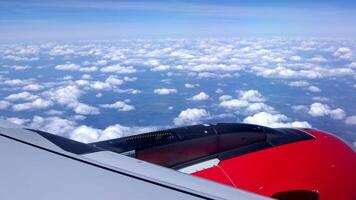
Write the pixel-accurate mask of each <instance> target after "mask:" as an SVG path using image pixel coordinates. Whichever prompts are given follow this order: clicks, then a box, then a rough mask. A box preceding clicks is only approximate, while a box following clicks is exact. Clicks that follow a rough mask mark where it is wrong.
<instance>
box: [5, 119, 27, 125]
mask: <svg viewBox="0 0 356 200" xmlns="http://www.w3.org/2000/svg"><path fill="white" fill-rule="evenodd" d="M6 121H9V122H11V123H14V124H19V125H24V124H26V123H28V122H29V121H31V120H29V119H23V118H18V117H9V118H6Z"/></svg>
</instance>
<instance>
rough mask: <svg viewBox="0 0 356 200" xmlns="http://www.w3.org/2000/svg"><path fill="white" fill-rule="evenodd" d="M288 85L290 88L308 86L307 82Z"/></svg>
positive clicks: (294, 82) (295, 82)
mask: <svg viewBox="0 0 356 200" xmlns="http://www.w3.org/2000/svg"><path fill="white" fill-rule="evenodd" d="M288 85H289V86H291V87H305V86H309V83H308V82H307V81H293V82H290V83H288Z"/></svg>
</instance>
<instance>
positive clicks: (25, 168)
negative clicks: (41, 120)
mask: <svg viewBox="0 0 356 200" xmlns="http://www.w3.org/2000/svg"><path fill="white" fill-rule="evenodd" d="M54 140H56V142H55V143H54V142H53V141H54ZM0 199H6V200H12V199H16V200H18V199H34V200H63V199H66V200H71V199H73V200H74V199H75V200H78V199H85V200H98V199H106V200H110V199H125V200H131V199H170V200H178V199H182V200H189V199H227V200H229V199H241V200H245V199H246V200H247V199H249V200H263V199H268V198H266V197H262V196H259V195H256V194H253V193H249V192H246V191H243V190H239V189H236V188H232V187H229V186H225V185H222V184H218V183H215V182H212V181H208V180H205V179H201V178H198V177H194V176H191V175H187V174H184V173H181V172H179V171H176V170H172V169H169V168H165V167H162V166H158V165H154V164H151V163H148V162H145V161H142V160H137V159H134V158H130V157H128V156H124V155H121V154H118V153H115V152H112V151H102V150H98V149H96V148H95V147H93V146H90V145H86V144H83V143H79V142H75V141H72V140H69V139H66V138H62V137H59V136H55V135H46V134H45V133H42V132H38V131H34V130H29V129H26V128H23V127H17V126H12V125H9V124H1V123H0Z"/></svg>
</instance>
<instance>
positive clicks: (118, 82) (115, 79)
mask: <svg viewBox="0 0 356 200" xmlns="http://www.w3.org/2000/svg"><path fill="white" fill-rule="evenodd" d="M105 82H106V83H109V84H111V85H121V84H123V83H124V81H123V80H121V79H118V77H117V76H113V75H111V76H109V77H108V78H107V79H106V80H105Z"/></svg>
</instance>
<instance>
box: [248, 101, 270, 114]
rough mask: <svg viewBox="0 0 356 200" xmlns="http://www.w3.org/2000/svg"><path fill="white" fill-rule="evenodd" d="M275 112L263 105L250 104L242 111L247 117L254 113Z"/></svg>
mask: <svg viewBox="0 0 356 200" xmlns="http://www.w3.org/2000/svg"><path fill="white" fill-rule="evenodd" d="M262 111H264V112H275V111H274V108H273V107H271V106H269V105H266V104H265V103H261V102H259V103H252V104H249V105H248V106H247V107H246V109H245V110H244V114H246V115H249V114H254V113H258V112H262Z"/></svg>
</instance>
